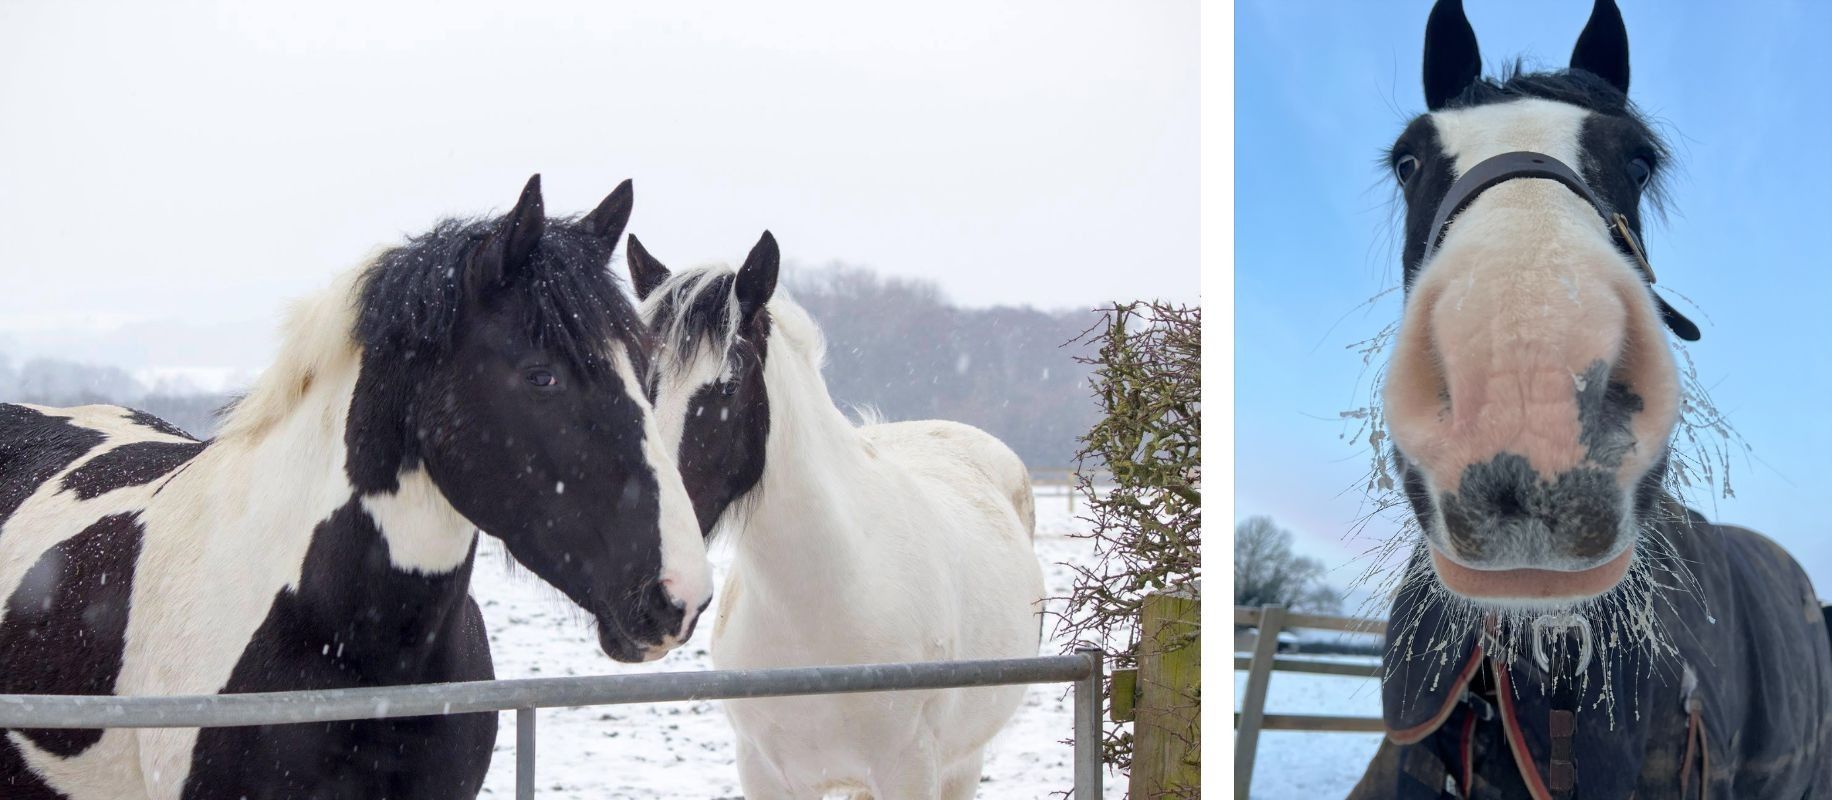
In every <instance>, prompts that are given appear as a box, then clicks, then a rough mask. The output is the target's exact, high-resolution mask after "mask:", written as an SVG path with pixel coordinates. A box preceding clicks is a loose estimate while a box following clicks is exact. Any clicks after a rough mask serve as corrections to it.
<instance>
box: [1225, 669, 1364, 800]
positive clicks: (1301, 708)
mask: <svg viewBox="0 0 1832 800" xmlns="http://www.w3.org/2000/svg"><path fill="white" fill-rule="evenodd" d="M1290 657H1291V658H1310V656H1302V655H1298V656H1290ZM1314 658H1317V659H1318V660H1330V661H1340V662H1348V663H1357V664H1378V663H1379V662H1380V659H1378V658H1375V657H1371V656H1370V657H1360V656H1315V657H1314ZM1246 693H1247V673H1245V672H1236V673H1234V696H1235V697H1236V698H1240V697H1244V696H1246ZM1236 702H1238V699H1237V700H1236ZM1236 710H1239V707H1238V706H1236ZM1266 712H1267V713H1269V714H1338V715H1342V716H1356V717H1378V716H1380V682H1379V681H1376V680H1375V679H1373V678H1350V677H1344V676H1340V675H1307V674H1303V673H1296V672H1274V673H1272V683H1271V684H1269V685H1268V687H1267V691H1266ZM1379 746H1380V734H1378V733H1304V732H1298V731H1265V732H1262V733H1261V734H1260V740H1259V755H1258V756H1256V757H1255V759H1254V768H1253V797H1255V798H1260V799H1261V800H1287V799H1288V798H1300V799H1301V800H1313V798H1315V799H1316V800H1325V799H1326V798H1340V797H1345V796H1347V795H1348V793H1349V790H1350V789H1352V788H1354V787H1355V782H1356V781H1358V780H1360V779H1361V773H1362V772H1364V771H1366V770H1367V767H1368V761H1370V760H1371V759H1373V758H1374V750H1375V748H1377V747H1379Z"/></svg>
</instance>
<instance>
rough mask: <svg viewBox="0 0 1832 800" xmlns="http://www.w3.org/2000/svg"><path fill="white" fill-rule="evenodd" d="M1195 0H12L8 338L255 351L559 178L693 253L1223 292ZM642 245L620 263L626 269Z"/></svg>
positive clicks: (967, 286)
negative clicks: (456, 223) (449, 222)
mask: <svg viewBox="0 0 1832 800" xmlns="http://www.w3.org/2000/svg"><path fill="white" fill-rule="evenodd" d="M1196 15H1197V4H1196V3H1195V2H1194V0H1151V2H1140V3H1125V4H1114V3H1105V2H1081V1H1076V2H1057V1H1055V0H1052V1H1051V2H999V3H982V2H968V1H963V0H946V1H944V2H925V3H919V4H898V5H890V4H875V3H855V2H833V3H807V2H804V3H794V4H784V3H776V2H771V3H756V2H695V3H690V4H689V3H667V4H663V3H614V4H613V3H601V2H547V3H529V2H517V3H503V2H494V1H493V2H473V1H468V0H467V1H464V2H439V3H431V2H426V3H368V2H316V3H312V4H286V5H280V4H259V5H257V4H246V3H234V4H232V3H221V4H203V3H177V2H160V3H143V2H95V3H52V2H20V1H19V0H5V1H4V2H0V276H4V291H0V355H7V356H10V357H11V358H12V359H13V360H14V361H15V362H18V361H20V360H22V358H24V357H28V356H31V355H40V354H61V355H64V356H66V357H71V358H76V359H80V360H89V361H100V362H104V363H117V364H120V365H123V366H128V367H138V366H144V365H147V364H153V365H158V366H166V367H234V368H238V369H255V368H259V367H260V366H261V365H263V364H264V363H265V362H266V360H267V358H268V357H269V355H270V351H271V348H272V346H273V342H272V339H271V330H272V327H273V324H274V316H275V314H276V312H277V310H278V309H279V308H281V307H282V305H283V303H284V302H285V300H287V299H288V298H291V297H296V296H298V295H300V294H302V293H306V292H310V291H312V290H313V289H315V288H317V287H319V286H321V285H323V284H324V283H325V282H326V281H327V279H328V278H329V277H330V276H331V275H333V274H335V273H336V272H338V271H340V270H342V269H344V268H347V267H349V266H351V265H354V264H356V263H357V262H358V261H360V260H361V259H362V258H363V257H364V255H365V254H367V253H368V252H369V251H370V250H371V249H372V248H374V247H376V246H377V245H381V244H386V243H391V242H395V241H398V240H399V238H400V237H401V236H402V235H403V234H406V233H411V232H416V231H419V230H421V229H424V228H426V227H428V226H430V225H431V223H432V222H433V221H435V220H436V219H437V218H439V217H441V216H445V215H450V214H475V213H480V212H484V211H490V210H498V211H500V210H503V209H506V208H507V207H508V206H509V205H511V204H512V202H513V200H514V199H515V194H516V192H517V191H518V190H519V188H520V186H521V184H522V182H523V181H524V180H526V179H527V177H528V175H529V174H530V173H533V172H537V171H538V172H541V173H542V174H543V181H544V185H545V187H546V192H547V207H548V209H549V210H550V211H551V212H555V213H570V212H577V211H583V210H586V209H588V208H589V207H590V206H591V205H592V204H594V203H595V202H596V201H597V200H598V199H600V198H602V197H603V196H604V195H605V194H606V193H607V192H609V190H610V189H611V188H612V187H613V186H614V185H615V184H616V183H617V182H618V181H619V180H621V179H623V178H626V177H627V178H633V179H635V181H636V206H635V213H634V216H633V218H632V222H631V227H630V230H631V231H632V232H635V233H637V234H639V235H640V236H641V237H642V238H643V240H644V243H645V244H647V245H649V248H650V249H651V250H652V251H654V252H655V253H656V254H657V256H659V257H660V258H662V259H663V260H664V261H665V262H669V263H673V264H677V265H685V264H689V263H693V262H699V261H704V260H708V259H719V260H734V261H735V260H738V259H741V258H742V256H743V254H744V252H745V251H746V250H747V249H748V248H749V246H750V245H751V244H752V243H753V242H754V241H755V240H756V238H757V236H758V234H760V233H761V232H762V231H763V230H764V229H765V228H769V229H771V230H773V231H774V232H775V234H776V236H777V238H778V239H779V240H780V241H781V242H782V245H783V248H784V255H785V259H787V260H788V261H789V263H790V264H792V265H794V264H804V265H819V264H825V263H828V262H831V261H835V260H838V261H844V262H847V263H851V264H855V265H861V266H867V267H871V268H874V269H877V270H880V271H882V272H886V273H892V274H897V275H905V276H913V277H927V278H932V279H934V280H935V281H937V282H938V283H939V284H940V285H941V286H942V288H943V290H944V291H945V292H946V293H947V294H948V295H949V296H950V297H952V298H953V299H955V300H956V301H958V302H961V303H964V304H970V305H988V304H995V303H996V304H1032V305H1038V306H1042V307H1068V306H1086V305H1092V304H1095V303H1097V302H1100V301H1103V300H1105V299H1108V298H1116V297H1139V296H1162V297H1169V298H1174V299H1179V300H1186V301H1194V300H1196V295H1197V262H1196V259H1197V237H1198V231H1197V180H1198V179H1197V164H1198V155H1197V154H1198V142H1197V113H1198V98H1197V74H1196V68H1197V57H1198V46H1197V45H1198V42H1197V27H1196V22H1197V17H1196ZM617 269H618V270H619V271H620V272H621V270H622V263H621V258H619V261H618V263H617Z"/></svg>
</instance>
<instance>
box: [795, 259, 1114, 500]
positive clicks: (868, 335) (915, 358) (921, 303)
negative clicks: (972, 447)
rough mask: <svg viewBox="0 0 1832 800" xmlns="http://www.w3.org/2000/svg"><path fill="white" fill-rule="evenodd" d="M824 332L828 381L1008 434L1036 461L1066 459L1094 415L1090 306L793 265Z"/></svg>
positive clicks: (887, 406)
mask: <svg viewBox="0 0 1832 800" xmlns="http://www.w3.org/2000/svg"><path fill="white" fill-rule="evenodd" d="M788 285H789V290H790V292H792V293H793V295H794V297H795V299H796V300H797V301H798V302H800V303H801V304H802V306H803V307H804V308H807V309H808V313H810V314H812V315H814V318H815V320H816V321H817V322H819V323H820V325H821V329H822V331H823V332H825V333H826V335H827V369H826V377H827V388H828V390H829V391H831V392H832V393H833V398H834V400H836V401H838V402H839V403H841V404H842V406H844V405H847V404H851V405H858V406H871V407H873V408H876V409H877V410H878V412H879V413H881V414H882V415H883V416H884V418H885V419H886V420H905V419H951V420H956V421H959V422H965V423H967V424H969V425H974V426H977V427H979V428H982V429H984V430H986V431H987V432H988V433H991V434H992V435H994V436H997V437H999V438H1000V439H1003V440H1004V441H1005V443H1006V444H1007V445H1010V446H1011V449H1012V450H1015V451H1017V453H1018V455H1019V456H1020V457H1022V458H1023V459H1024V461H1025V463H1026V464H1029V465H1030V466H1031V468H1032V469H1033V470H1041V469H1052V468H1060V467H1068V466H1070V465H1071V464H1070V462H1071V461H1072V460H1073V459H1074V457H1075V452H1076V450H1077V449H1078V448H1077V443H1076V437H1078V436H1080V435H1082V434H1083V433H1086V432H1087V431H1088V429H1089V428H1090V427H1092V426H1093V424H1094V420H1095V417H1096V415H1097V414H1098V408H1097V406H1096V405H1095V403H1094V401H1093V398H1091V397H1090V396H1089V394H1088V392H1089V388H1088V381H1087V377H1088V374H1089V373H1088V368H1087V367H1086V366H1085V365H1083V364H1080V363H1077V362H1076V361H1075V356H1076V355H1077V354H1080V353H1083V352H1084V350H1083V349H1082V348H1081V347H1080V346H1079V345H1068V344H1067V342H1069V341H1070V340H1072V339H1074V338H1076V337H1077V336H1080V335H1081V333H1082V332H1083V331H1085V330H1087V329H1088V327H1089V326H1091V325H1093V324H1094V323H1095V322H1097V321H1099V319H1100V317H1099V315H1097V314H1095V313H1094V312H1093V311H1091V310H1090V311H1053V312H1052V311H1038V310H1036V309H1033V308H1027V307H1011V306H994V307H992V308H960V307H958V306H955V305H952V304H950V303H949V302H948V301H947V300H945V299H944V298H943V297H942V294H941V290H940V289H938V288H937V287H936V286H935V284H933V283H929V282H926V281H912V280H903V279H897V278H885V277H883V276H880V275H878V274H877V273H874V272H871V271H868V270H863V269H857V268H852V267H840V266H834V267H826V268H822V269H818V270H812V271H803V272H800V273H791V275H790V276H789V280H788Z"/></svg>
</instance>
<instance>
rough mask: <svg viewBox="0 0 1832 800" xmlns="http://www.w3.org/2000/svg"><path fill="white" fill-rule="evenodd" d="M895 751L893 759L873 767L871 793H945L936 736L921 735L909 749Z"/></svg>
mask: <svg viewBox="0 0 1832 800" xmlns="http://www.w3.org/2000/svg"><path fill="white" fill-rule="evenodd" d="M892 755H893V756H894V757H896V760H895V761H894V762H892V763H890V764H879V765H878V766H877V768H875V769H873V770H872V778H871V783H872V786H871V796H872V797H873V798H874V799H875V800H934V798H936V797H942V796H944V795H942V794H941V763H940V759H938V758H936V756H935V742H934V741H933V740H928V739H927V737H919V738H918V740H917V741H915V742H912V743H911V747H910V750H909V752H902V753H893V754H892ZM967 796H968V797H972V796H973V795H971V794H969V795H967ZM947 797H950V798H951V797H952V795H947Z"/></svg>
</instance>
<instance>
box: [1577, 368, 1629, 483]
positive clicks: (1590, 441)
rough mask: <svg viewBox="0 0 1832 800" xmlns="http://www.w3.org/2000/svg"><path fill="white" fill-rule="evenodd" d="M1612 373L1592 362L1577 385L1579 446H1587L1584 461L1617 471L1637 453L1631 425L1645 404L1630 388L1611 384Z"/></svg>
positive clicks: (1579, 377) (1625, 385) (1618, 383)
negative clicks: (1624, 461)
mask: <svg viewBox="0 0 1832 800" xmlns="http://www.w3.org/2000/svg"><path fill="white" fill-rule="evenodd" d="M1609 372H1610V370H1609V364H1607V363H1604V362H1603V361H1600V360H1599V361H1593V362H1591V364H1590V367H1589V368H1587V369H1585V370H1584V374H1583V375H1580V376H1577V378H1576V380H1575V381H1574V382H1575V383H1576V384H1577V387H1576V388H1577V402H1578V425H1579V426H1580V428H1581V430H1580V431H1579V433H1578V442H1579V443H1580V444H1582V445H1584V448H1585V451H1584V455H1585V458H1587V459H1588V460H1590V461H1593V462H1595V463H1597V464H1599V465H1601V466H1605V467H1609V468H1610V469H1615V468H1617V467H1620V466H1622V458H1623V456H1626V455H1628V453H1629V451H1631V450H1634V449H1635V434H1634V431H1633V430H1632V429H1631V428H1630V427H1629V425H1630V423H1631V421H1632V420H1633V418H1634V416H1635V415H1636V414H1638V413H1641V410H1642V409H1643V408H1644V407H1645V404H1643V403H1642V401H1641V395H1638V394H1635V393H1634V392H1633V391H1631V390H1630V389H1629V388H1628V385H1627V384H1624V383H1622V382H1621V381H1615V380H1610V374H1609Z"/></svg>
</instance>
